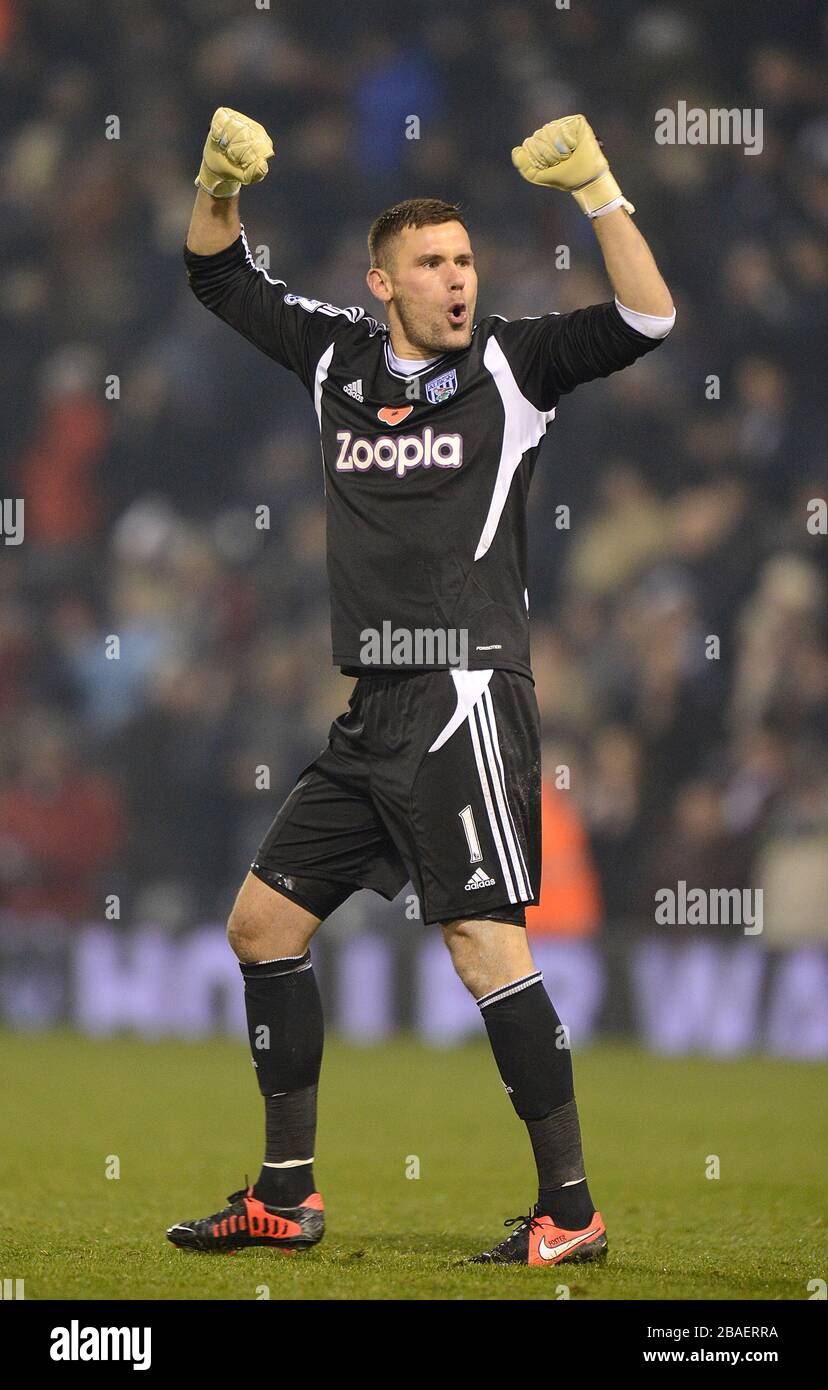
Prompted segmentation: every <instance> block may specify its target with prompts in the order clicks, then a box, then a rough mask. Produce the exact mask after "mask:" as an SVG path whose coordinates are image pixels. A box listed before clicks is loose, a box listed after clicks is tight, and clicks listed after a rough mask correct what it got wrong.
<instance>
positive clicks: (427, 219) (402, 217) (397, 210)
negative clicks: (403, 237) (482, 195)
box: [368, 198, 468, 270]
mask: <svg viewBox="0 0 828 1390" xmlns="http://www.w3.org/2000/svg"><path fill="white" fill-rule="evenodd" d="M439 222H459V223H460V224H461V226H463V227H465V228H466V231H468V225H467V223H466V219H465V217H464V216H463V214H462V212H461V211H460V209H459V208H458V207H455V205H454V203H446V202H444V201H443V199H442V198H406V200H405V202H403V203H395V204H394V206H393V207H392V208H386V210H385V212H381V213H380V215H379V217H377V218H375V220H374V221H373V222H372V223H371V230H370V231H369V233H368V255H369V256H370V258H371V265H372V266H378V267H379V268H380V269H382V270H387V269H388V263H389V261H390V259H391V254H392V251H393V246H394V242H395V241H396V239H397V237H398V236H399V235H400V233H401V232H402V231H403V229H404V228H405V227H432V226H434V225H435V224H436V223H439Z"/></svg>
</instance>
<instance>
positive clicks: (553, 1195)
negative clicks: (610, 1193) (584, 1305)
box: [477, 971, 594, 1231]
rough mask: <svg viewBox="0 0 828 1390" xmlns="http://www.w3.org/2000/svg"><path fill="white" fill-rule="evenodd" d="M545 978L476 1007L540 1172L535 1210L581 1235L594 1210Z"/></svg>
mask: <svg viewBox="0 0 828 1390" xmlns="http://www.w3.org/2000/svg"><path fill="white" fill-rule="evenodd" d="M542 979H543V977H542V975H541V973H540V971H535V972H533V974H531V975H525V976H523V977H522V978H521V979H518V980H513V981H511V983H509V984H507V985H503V986H501V988H499V989H495V990H492V991H491V992H490V993H489V994H485V995H483V997H482V999H478V1001H477V1003H478V1006H479V1008H480V1012H481V1014H482V1015H483V1022H484V1023H485V1025H486V1031H487V1033H488V1035H489V1041H490V1043H491V1045H492V1051H493V1053H494V1056H495V1061H496V1062H497V1067H498V1071H499V1072H500V1076H501V1079H502V1081H503V1084H504V1086H505V1087H506V1091H507V1093H508V1095H509V1097H510V1099H511V1102H512V1104H513V1106H514V1108H515V1110H516V1111H517V1113H518V1115H519V1116H520V1118H521V1119H522V1120H524V1121H525V1123H526V1127H527V1129H528V1131H529V1138H530V1140H531V1142H532V1149H533V1152H534V1154H535V1162H536V1164H537V1169H538V1188H539V1192H538V1207H537V1211H538V1213H539V1214H541V1215H549V1216H551V1217H552V1219H553V1221H554V1222H555V1224H556V1226H563V1227H564V1228H565V1229H566V1230H571V1231H578V1230H583V1228H584V1226H586V1225H587V1224H588V1223H589V1219H590V1217H591V1216H592V1213H593V1210H594V1208H593V1206H592V1204H591V1202H592V1199H591V1197H590V1194H589V1188H588V1187H587V1184H586V1182H585V1181H583V1179H584V1160H583V1154H582V1152H581V1134H580V1128H579V1125H578V1111H577V1108H576V1106H575V1088H574V1083H573V1077H572V1058H571V1055H570V1051H569V1046H568V1045H567V1044H566V1035H565V1032H564V1029H563V1028H562V1026H561V1021H560V1019H559V1018H558V1015H557V1013H556V1011H555V1008H554V1005H553V1004H552V1001H551V999H550V998H549V995H548V994H547V993H546V990H545V989H544V988H543V984H542ZM570 1184H571V1185H570ZM587 1207H588V1210H587Z"/></svg>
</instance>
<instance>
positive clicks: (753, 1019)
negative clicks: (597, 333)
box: [0, 0, 828, 1057]
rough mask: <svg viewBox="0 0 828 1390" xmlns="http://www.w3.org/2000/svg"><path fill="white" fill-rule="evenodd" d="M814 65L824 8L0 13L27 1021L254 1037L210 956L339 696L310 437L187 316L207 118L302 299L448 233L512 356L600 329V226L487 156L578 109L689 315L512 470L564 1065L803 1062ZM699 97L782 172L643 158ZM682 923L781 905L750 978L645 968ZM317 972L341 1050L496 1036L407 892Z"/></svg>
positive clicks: (724, 152) (1, 903) (2, 6)
mask: <svg viewBox="0 0 828 1390" xmlns="http://www.w3.org/2000/svg"><path fill="white" fill-rule="evenodd" d="M825 40H826V25H825V21H824V11H823V10H822V7H821V6H818V5H815V4H811V3H792V4H789V5H785V6H761V5H760V6H757V5H755V4H753V3H735V0H731V3H728V4H727V5H722V4H720V3H716V2H715V0H699V3H695V4H692V5H688V4H679V3H670V0H666V3H656V4H650V3H645V0H613V3H608V2H607V3H597V0H573V2H572V6H571V9H570V10H568V11H561V10H558V9H557V7H556V5H555V4H554V3H552V0H547V2H546V3H543V2H542V0H536V3H532V4H529V3H509V0H502V3H498V2H497V0H490V2H489V3H487V4H486V5H480V4H478V3H456V4H453V5H451V6H448V7H447V6H445V5H444V4H442V3H438V0H421V3H419V4H418V5H417V6H407V5H401V4H399V5H389V4H378V3H373V0H364V2H363V3H360V4H359V5H356V6H331V5H329V4H323V3H321V0H302V3H301V4H299V3H295V0H287V3H278V4H277V3H276V2H275V0H274V3H273V6H272V12H264V11H258V10H256V8H255V7H254V5H253V3H252V0H250V3H244V4H242V3H239V0H164V2H163V3H161V2H160V0H159V3H155V2H154V0H141V2H140V3H132V2H130V0H120V2H119V0H110V2H109V3H107V4H106V5H105V6H99V5H96V4H92V3H83V2H82V0H38V3H30V4H26V3H16V0H0V65H1V66H2V75H3V83H2V89H0V117H2V129H3V132H4V139H3V148H2V154H0V208H1V209H2V215H1V216H0V237H2V244H3V275H2V291H0V334H2V344H3V351H2V354H0V438H1V439H2V459H3V462H2V467H3V473H2V496H3V497H4V498H12V499H14V498H22V499H24V501H25V541H24V543H23V544H22V545H19V546H15V545H11V544H8V543H7V544H5V545H3V546H2V547H0V717H1V719H2V732H1V733H0V907H1V908H2V921H1V922H0V960H1V962H2V964H1V965H0V1016H2V1018H3V1019H4V1020H5V1021H6V1022H7V1023H8V1024H10V1025H11V1026H13V1027H20V1028H26V1029H33V1028H39V1027H46V1026H47V1025H52V1024H54V1023H59V1022H62V1021H68V1022H70V1023H73V1024H76V1025H79V1026H80V1027H82V1028H84V1029H86V1030H89V1031H92V1032H97V1033H108V1032H111V1031H114V1030H117V1029H120V1028H123V1027H131V1028H135V1029H137V1030H138V1031H140V1032H144V1033H147V1034H149V1035H150V1036H155V1035H158V1034H165V1033H170V1032H172V1033H184V1034H186V1035H199V1034H200V1033H202V1032H206V1031H210V1030H212V1029H218V1030H229V1031H232V1032H238V1033H239V1034H241V1032H242V1030H243V1023H242V1015H241V1008H242V1001H241V990H240V988H239V982H238V971H237V967H236V965H235V962H234V960H233V958H232V956H231V954H230V953H229V951H228V950H227V949H226V947H225V946H224V944H223V940H222V935H221V925H220V924H221V923H222V921H223V919H224V918H225V917H226V913H227V910H228V908H229V905H230V903H231V901H232V896H233V894H234V892H235V890H236V888H237V886H238V883H239V881H240V879H241V877H242V875H243V873H244V871H245V869H246V867H247V865H248V863H249V860H250V858H251V855H252V852H253V849H254V848H255V846H256V844H257V843H258V841H259V839H260V837H261V835H262V833H263V831H264V829H265V828H266V826H267V825H268V824H269V822H270V820H271V818H272V815H273V812H274V809H275V808H276V807H277V806H278V805H279V803H280V802H281V800H282V798H283V796H284V794H285V793H286V792H287V790H288V789H289V787H290V786H291V785H292V782H293V780H294V778H295V775H296V773H297V771H298V770H299V769H300V768H301V767H302V766H303V765H304V764H305V763H306V762H307V761H308V760H309V759H310V758H311V757H313V756H314V754H315V753H316V751H317V750H318V749H319V747H320V746H321V743H322V742H323V740H324V736H325V734H326V731H327V727H328V724H329V722H330V720H331V718H332V717H333V716H334V715H335V714H337V713H338V712H339V711H340V710H341V708H343V707H344V704H345V701H346V699H347V692H348V689H349V683H348V682H347V681H346V680H345V679H344V678H343V677H342V676H340V675H339V674H338V673H337V672H335V671H334V670H333V669H332V668H331V666H330V657H329V638H328V628H327V623H328V609H327V592H326V581H325V570H324V534H323V507H322V490H321V477H320V463H319V448H318V439H317V436H316V433H315V420H314V416H313V411H312V409H311V406H310V403H309V402H308V400H307V398H306V396H305V394H304V392H303V391H302V389H301V387H300V386H299V385H298V383H296V382H295V381H294V380H293V379H292V378H291V377H290V376H289V375H288V374H287V373H285V372H283V371H281V370H280V369H279V368H277V367H275V366H274V365H273V364H272V363H270V362H268V361H267V360H266V359H265V358H264V357H262V356H260V355H258V354H256V353H255V351H254V350H253V349H252V348H250V347H249V346H248V345H247V344H245V343H244V342H243V341H242V340H241V339H238V338H236V337H235V336H234V335H233V334H232V333H230V331H229V330H227V329H226V328H225V327H224V326H223V325H221V324H219V323H218V322H217V321H215V320H214V319H213V318H212V317H211V316H210V315H209V314H207V313H205V311H204V310H203V309H202V308H201V307H200V306H199V305H198V304H197V303H196V301H195V300H194V298H193V297H192V296H191V294H190V292H189V290H188V288H187V285H186V280H185V276H184V271H183V263H182V258H181V248H182V244H183V240H184V234H185V230H186V226H187V221H188V217H189V212H190V208H191V204H192V197H193V191H194V190H193V187H192V180H193V176H194V171H195V169H196V167H197V163H198V156H199V152H200V149H201V146H202V144H203V141H204V135H205V131H206V129H207V126H208V124H209V119H210V116H211V114H212V111H213V109H214V107H215V106H216V105H217V104H219V103H221V102H223V103H226V104H229V105H233V106H235V107H237V108H239V109H242V110H245V111H248V112H250V113H251V114H252V115H254V116H255V117H256V118H257V119H259V120H260V121H262V122H263V123H264V124H265V126H266V127H267V128H268V129H269V130H270V131H271V132H272V134H273V137H274V140H275V144H276V159H275V161H274V162H273V164H272V165H271V175H270V177H269V178H268V179H267V181H266V182H265V183H264V184H263V185H262V186H261V187H259V188H256V189H255V190H252V191H250V192H249V193H247V194H246V195H245V197H244V200H243V209H242V214H243V218H244V221H245V225H246V229H247V232H248V237H249V239H250V242H251V246H252V247H253V248H267V253H268V254H269V266H270V272H271V273H272V274H274V275H276V276H278V277H280V278H283V279H285V280H286V281H287V283H288V285H289V287H290V288H291V289H292V290H293V291H295V292H297V293H302V294H307V295H311V296H313V297H316V298H320V299H328V300H331V301H333V302H334V303H339V304H352V303H362V304H365V305H366V307H368V305H369V302H370V301H369V296H368V292H367V289H366V287H365V285H364V271H365V265H366V252H365V233H366V230H367V226H368V224H369V222H370V221H371V219H372V218H373V216H375V215H376V213H377V212H378V211H379V210H381V209H382V208H383V207H385V206H387V205H388V204H390V203H392V202H394V201H396V200H397V199H399V198H401V197H404V196H410V195H413V194H425V195H430V194H433V195H437V196H444V197H448V198H451V199H454V200H457V201H459V202H460V203H461V204H462V206H463V207H464V208H465V210H466V212H467V215H468V217H469V220H470V225H471V232H472V238H473V244H474V246H475V249H476V252H477V256H478V261H479V268H480V274H481V298H480V303H479V306H478V307H479V314H481V315H482V314H485V313H489V312H498V313H501V314H504V315H505V316H507V317H513V316H518V315H523V314H537V313H541V312H545V311H547V310H550V309H557V310H567V309H570V308H574V307H578V306H580V305H583V304H587V303H590V302H594V301H597V300H602V299H605V298H607V297H608V292H607V288H606V282H605V279H604V276H603V273H602V270H601V267H600V262H599V258H598V256H597V254H596V247H595V244H594V240H593V237H592V234H591V232H590V229H589V227H588V225H587V223H586V222H585V221H584V220H583V219H581V218H580V217H579V216H578V214H577V212H576V210H575V209H574V207H572V206H571V205H570V200H568V199H565V198H563V197H558V196H555V195H553V194H545V193H542V192H540V191H538V190H532V189H529V188H527V187H525V186H524V185H523V184H522V183H521V181H520V180H519V179H518V177H517V175H516V174H515V172H514V170H513V168H512V166H511V162H510V159H509V150H510V148H511V146H512V145H513V144H514V143H517V142H518V141H519V140H520V139H522V138H523V136H524V135H525V134H527V133H529V132H530V131H531V130H533V129H534V128H535V127H536V126H538V125H539V124H541V123H543V122H544V121H545V120H547V119H550V118H551V117H552V116H554V115H558V114H563V113H565V112H569V111H578V110H584V111H585V112H586V113H587V115H588V117H589V119H590V120H591V121H592V123H593V125H594V126H595V127H596V129H597V130H598V132H599V135H600V136H601V137H602V138H603V140H604V141H605V143H606V146H607V149H608V152H609V154H610V157H611V160H612V163H613V167H614V168H615V169H616V171H617V173H618V175H619V178H620V179H621V182H622V186H623V187H624V189H625V191H626V192H627V193H628V195H629V196H630V197H631V198H632V199H633V201H634V202H635V203H636V204H637V206H638V208H639V217H640V224H641V227H642V229H643V231H644V233H645V235H646V236H647V237H648V238H649V239H650V241H651V243H652V245H653V247H654V250H655V252H656V255H657V257H658V258H659V261H660V263H661V265H662V267H663V269H664V272H665V275H666V278H667V280H668V282H669V284H670V286H671V288H672V290H673V292H674V295H675V298H676V301H677V304H678V315H679V316H678V325H677V328H676V330H675V333H674V335H673V337H672V338H671V340H670V343H669V346H666V347H665V348H664V349H663V350H662V351H660V352H659V353H658V354H656V355H654V356H653V357H651V358H648V359H646V360H645V361H643V362H642V363H640V364H638V365H637V366H636V368H635V369H634V370H632V371H629V372H625V373H622V374H620V375H618V376H617V377H615V378H614V379H613V380H611V381H609V382H607V383H597V384H594V385H592V386H589V387H585V388H583V389H581V390H579V391H578V392H577V394H576V395H575V396H573V397H572V398H569V399H565V400H564V402H563V403H562V405H561V408H560V410H559V414H558V419H557V420H556V423H555V426H554V428H553V430H552V431H550V434H549V436H548V439H547V442H546V444H545V446H544V449H543V453H542V456H541V460H540V462H539V465H538V470H537V473H536V480H535V484H534V491H533V498H532V531H531V574H530V594H531V601H532V615H533V659H534V668H535V673H536V680H537V690H538V696H539V701H540V706H541V710H542V714H543V718H544V731H545V767H546V770H547V774H550V773H551V772H552V771H553V770H554V769H555V768H556V767H558V766H559V765H566V766H568V767H569V768H570V769H571V788H570V789H569V790H566V791H561V790H558V789H556V787H555V786H554V781H553V778H552V777H551V776H548V782H547V787H546V818H545V877H544V899H543V902H542V905H541V908H540V909H538V910H537V911H536V912H535V913H534V914H533V916H532V924H531V929H532V931H533V933H534V934H535V936H536V938H537V954H538V957H539V960H540V961H541V962H542V963H543V964H544V967H545V969H546V972H547V984H548V987H549V988H550V993H551V994H552V997H553V998H555V999H556V1002H557V1003H558V1008H559V1012H560V1013H561V1015H562V1016H563V1017H564V1018H565V1019H567V1018H568V1019H569V1020H570V1021H571V1023H572V1027H573V1033H574V1035H575V1037H576V1038H577V1039H578V1041H587V1040H589V1038H590V1037H592V1036H596V1035H600V1034H602V1033H608V1032H610V1033H611V1032H620V1033H628V1034H632V1035H633V1036H638V1037H639V1038H641V1039H642V1040H643V1041H644V1042H645V1043H647V1044H648V1045H649V1046H650V1047H652V1048H654V1049H659V1050H668V1051H682V1050H693V1049H696V1050H701V1051H713V1052H724V1053H733V1052H740V1051H750V1050H763V1049H766V1050H770V1051H775V1052H779V1053H782V1054H789V1055H796V1056H800V1057H820V1056H825V1055H827V1054H828V976H827V975H826V952H825V947H826V944H828V907H826V904H828V852H827V851H828V756H826V749H827V748H828V740H826V734H828V644H827V643H826V624H825V614H826V607H825V583H826V541H825V537H824V535H823V536H820V535H818V534H817V535H814V534H811V532H810V531H809V530H808V528H807V525H806V522H807V518H808V503H809V501H811V500H812V499H814V498H825V497H826V495H828V476H826V475H828V459H827V458H826V446H825V438H826V429H825V413H826V406H825V396H824V390H825V388H824V364H825V360H826V336H828V334H827V333H826V325H828V317H827V316H826V307H828V243H826V224H828V122H826V117H825V114H824V93H825V90H826V70H825ZM678 100H685V101H687V103H688V105H699V106H702V107H704V108H709V107H712V106H727V107H734V106H735V107H750V108H761V109H762V111H763V114H764V149H763V151H762V153H761V155H754V156H749V155H745V154H744V152H743V150H742V149H741V148H740V147H738V146H736V147H727V146H722V147H715V146H698V147H689V146H684V147H676V146H672V147H671V146H659V145H657V144H656V143H655V140H654V113H655V111H656V110H657V109H658V108H659V107H662V106H668V107H675V105H676V102H677V101H678ZM412 114H416V115H417V116H418V117H419V120H420V123H421V129H420V138H419V139H416V140H406V139H405V138H404V129H405V121H406V117H408V116H410V115H412ZM112 115H117V117H118V118H119V122H120V129H119V132H118V133H119V138H117V139H107V138H106V134H105V132H106V121H107V118H108V117H110V116H112ZM161 131H163V132H164V135H163V139H162V138H161V137H160V135H159V132H161ZM561 246H567V247H568V248H569V250H570V266H569V268H568V269H559V268H557V267H556V263H555V261H556V251H557V248H559V247H561ZM711 376H715V377H717V378H718V380H719V382H720V398H719V399H709V398H708V396H709V394H710V392H709V379H710V378H711ZM112 378H117V398H115V399H113V398H111V397H112V395H113V392H112V389H111V386H110V390H109V392H107V390H106V384H107V381H108V380H109V381H110V383H111V380H112ZM263 505H265V506H268V507H269V508H270V515H271V527H270V529H269V530H266V531H261V530H257V529H256V527H255V525H254V515H255V509H256V508H257V507H261V506H263ZM561 506H566V507H568V508H569V509H570V517H571V524H570V526H569V529H561V528H560V524H559V521H560V515H561V514H560V513H559V512H558V510H557V509H558V508H560V507H561ZM709 634H715V635H717V636H718V637H719V638H720V642H721V653H720V657H719V658H718V659H715V660H710V659H707V657H706V655H705V639H706V637H707V636H708V635H709ZM112 635H116V636H117V637H118V638H119V640H120V656H119V659H117V660H109V659H107V656H106V641H107V638H109V637H111V636H112ZM262 767H266V768H268V769H269V776H270V787H269V789H262V788H261V786H257V773H256V769H257V768H262ZM680 879H683V880H685V881H686V882H687V884H688V885H689V886H697V887H702V888H719V887H722V888H742V887H744V888H755V887H762V888H763V890H764V895H765V901H764V930H763V933H762V934H761V936H756V937H752V936H745V935H744V933H743V932H742V931H741V930H740V929H738V928H736V929H727V928H723V927H710V928H709V929H708V930H707V931H701V930H696V929H692V928H688V927H683V928H682V927H673V928H664V927H660V928H659V927H657V926H656V925H655V923H654V920H653V894H654V892H655V890H656V888H658V887H661V886H670V885H675V884H676V882H677V881H678V880H680ZM113 904H116V905H115V906H114V907H113ZM317 942H318V946H315V948H314V950H315V953H316V955H317V959H318V962H319V967H320V974H321V977H322V987H323V991H324V992H325V993H326V995H327V997H328V1002H329V1008H330V1017H331V1019H332V1022H333V1025H334V1027H336V1028H338V1029H339V1031H340V1032H342V1033H344V1034H345V1035H346V1036H348V1037H351V1038H355V1039H359V1040H368V1039H371V1038H378V1037H383V1036H385V1035H386V1034H387V1033H389V1032H391V1031H394V1030H395V1029H397V1028H398V1027H399V1026H401V1025H406V1026H410V1025H414V1026H415V1027H416V1028H417V1029H418V1030H419V1031H420V1032H421V1033H422V1034H423V1035H424V1036H426V1037H427V1038H428V1039H430V1040H431V1041H433V1042H438V1043H442V1042H448V1041H451V1040H453V1039H455V1038H457V1037H461V1036H463V1035H465V1034H466V1033H467V1032H472V1033H475V1032H479V1020H478V1019H477V1016H476V1012H475V1011H474V1009H473V1008H472V1007H470V1005H469V1001H468V1000H467V999H466V998H465V997H464V996H463V991H462V989H461V987H460V986H459V984H458V983H457V982H456V981H455V980H454V979H453V977H452V976H451V972H450V966H449V965H448V961H447V958H446V957H445V955H444V953H443V951H442V947H441V945H440V943H439V940H438V937H437V935H436V933H435V932H434V931H432V930H431V929H425V928H424V927H423V926H422V924H421V923H419V922H418V921H417V920H416V918H412V916H411V915H410V909H407V900H406V898H405V895H403V897H402V898H400V899H398V900H397V902H396V903H395V904H393V905H391V906H388V905H386V904H383V903H382V902H380V901H379V900H373V899H370V898H369V897H368V896H367V895H360V896H359V897H357V898H355V899H353V900H352V901H351V903H350V904H348V905H347V906H346V907H345V908H344V909H343V910H342V911H341V912H340V913H339V914H337V920H336V922H332V923H331V924H330V926H329V927H327V928H326V929H325V930H324V931H323V932H322V933H321V934H320V936H319V937H318V938H317ZM194 981H196V982H197V983H196V984H194Z"/></svg>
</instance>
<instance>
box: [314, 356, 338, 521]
mask: <svg viewBox="0 0 828 1390" xmlns="http://www.w3.org/2000/svg"><path fill="white" fill-rule="evenodd" d="M335 347H336V343H331V345H330V347H329V348H327V350H326V351H325V352H323V354H322V356H321V357H320V359H319V361H318V362H317V364H316V371H315V372H314V375H313V405H314V409H315V410H316V418H317V420H318V421H319V442H320V444H321V443H322V387H323V386H324V384H325V381H326V379H327V376H328V368H329V367H330V365H331V358H332V357H333V355H334V348H335ZM322 488H323V491H324V492H325V493H326V494H327V491H328V487H327V478H326V476H325V449H324V446H323V447H322Z"/></svg>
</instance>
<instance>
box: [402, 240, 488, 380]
mask: <svg viewBox="0 0 828 1390" xmlns="http://www.w3.org/2000/svg"><path fill="white" fill-rule="evenodd" d="M386 285H387V287H388V288H389V289H390V294H391V298H390V299H389V301H388V308H389V313H390V312H391V310H392V306H393V309H394V310H395V311H396V313H397V315H398V317H399V321H400V327H401V328H402V331H403V333H404V334H405V336H406V339H407V340H408V342H409V343H410V344H411V346H412V348H415V349H417V350H418V351H419V352H420V353H421V355H422V356H423V357H434V356H436V355H437V354H439V353H444V352H450V351H451V350H452V349H457V350H459V349H461V348H466V347H468V345H469V343H470V342H471V335H472V325H473V323H474V309H475V305H476V303H477V271H476V270H475V268H474V252H473V251H472V249H471V245H470V243H469V237H468V233H467V231H466V229H465V227H463V226H462V225H461V224H460V223H459V222H439V223H437V224H436V225H435V226H431V227H405V228H404V229H403V231H402V232H401V234H400V236H399V237H398V238H397V242H396V245H395V247H394V249H393V253H392V259H391V264H390V266H389V269H388V272H387V275H386Z"/></svg>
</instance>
